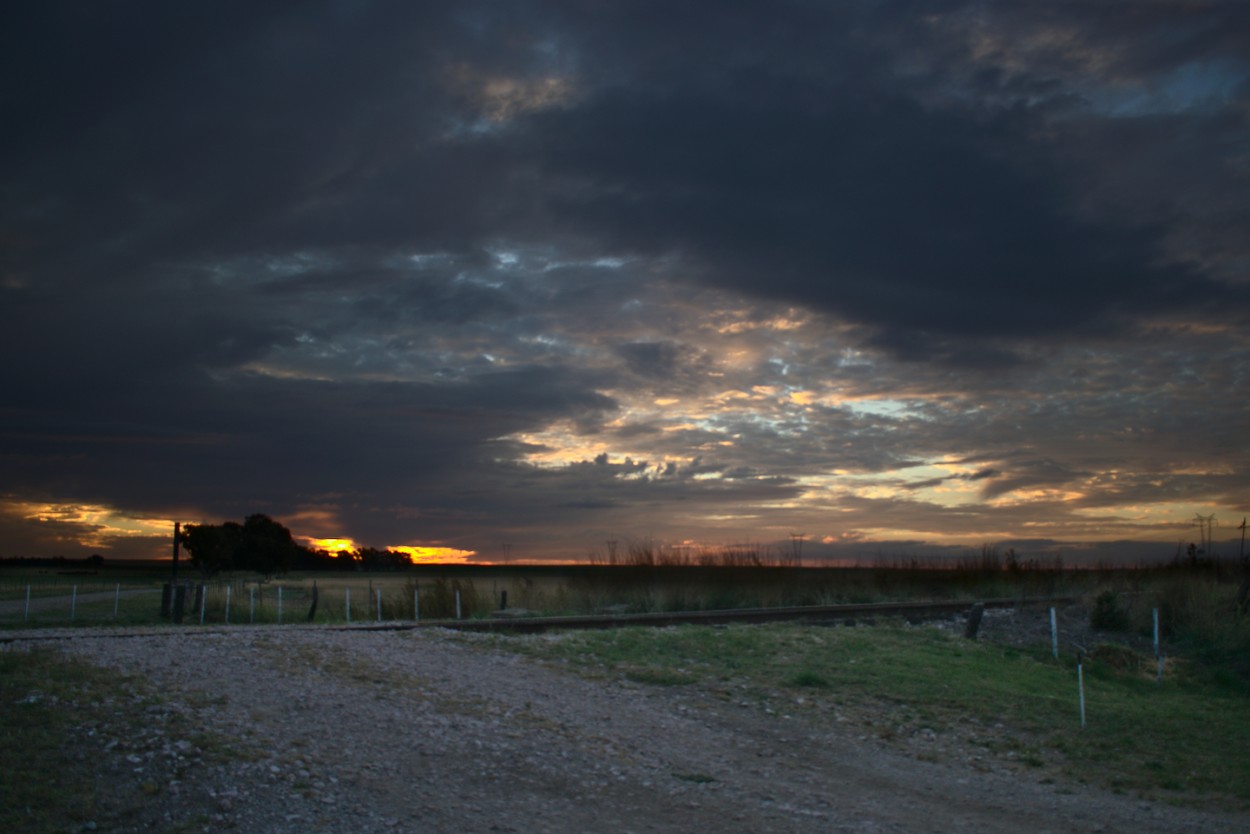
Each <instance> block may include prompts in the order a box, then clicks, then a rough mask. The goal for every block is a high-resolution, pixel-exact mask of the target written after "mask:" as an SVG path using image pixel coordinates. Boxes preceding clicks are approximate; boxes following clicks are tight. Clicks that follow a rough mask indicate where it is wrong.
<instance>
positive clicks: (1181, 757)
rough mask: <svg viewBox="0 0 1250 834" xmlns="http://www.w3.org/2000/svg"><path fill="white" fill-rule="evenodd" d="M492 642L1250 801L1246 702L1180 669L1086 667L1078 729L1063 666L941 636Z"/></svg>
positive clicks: (1137, 784) (1164, 787) (794, 630)
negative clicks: (1162, 672)
mask: <svg viewBox="0 0 1250 834" xmlns="http://www.w3.org/2000/svg"><path fill="white" fill-rule="evenodd" d="M500 642H501V644H502V645H504V646H509V647H512V648H513V649H515V650H517V651H522V652H526V653H530V654H533V655H537V656H540V657H544V658H548V659H551V660H556V661H561V662H563V663H566V664H567V665H569V666H570V667H572V668H575V669H579V670H581V671H583V672H585V673H588V674H594V675H600V676H602V675H619V676H622V677H628V678H629V679H632V680H637V681H644V682H657V683H670V682H672V681H671V678H672V677H673V676H678V677H679V678H680V679H681V682H683V683H692V684H702V685H705V686H708V687H710V688H718V689H719V688H724V687H725V686H726V685H729V686H732V687H733V688H735V689H736V690H737V691H739V692H743V693H746V694H747V695H750V696H752V697H757V698H759V699H760V700H761V702H762V703H769V702H772V703H777V702H781V703H782V704H783V705H784V703H785V702H789V703H791V704H793V703H796V702H797V699H798V698H799V696H801V697H802V700H803V702H805V703H806V704H808V705H813V704H814V705H816V706H822V705H823V706H826V707H829V709H830V710H831V709H833V708H834V707H846V708H848V709H853V710H854V711H855V713H856V714H859V715H865V716H877V717H878V719H879V721H878V722H877V723H879V724H880V727H879V731H878V733H877V734H878V735H880V736H882V737H884V738H893V737H897V736H899V735H900V734H907V733H909V732H911V731H917V730H920V729H931V730H934V731H937V732H947V733H956V734H959V736H960V737H961V738H962V740H964V741H966V742H967V743H969V744H971V745H976V746H980V747H983V748H985V749H987V750H989V751H991V752H992V753H995V754H997V755H1003V756H1006V755H1009V754H1010V756H1011V758H1013V759H1015V760H1016V761H1018V762H1020V763H1021V764H1023V765H1025V766H1027V767H1030V768H1039V767H1042V766H1043V765H1045V764H1046V763H1048V762H1055V763H1057V764H1058V765H1059V767H1061V768H1062V770H1063V771H1064V772H1065V773H1066V774H1067V775H1068V776H1069V777H1071V778H1074V779H1076V780H1078V781H1086V782H1090V783H1095V784H1099V785H1102V786H1104V787H1108V788H1112V789H1116V790H1131V791H1135V792H1138V793H1141V794H1143V795H1152V794H1155V793H1160V792H1164V793H1167V794H1170V795H1171V798H1177V799H1181V800H1184V799H1186V798H1189V799H1194V800H1196V799H1198V798H1201V797H1204V796H1208V795H1217V796H1224V797H1235V798H1237V799H1240V800H1250V758H1247V757H1246V756H1245V744H1246V741H1247V740H1250V709H1248V708H1250V697H1247V695H1246V694H1245V692H1244V691H1242V690H1240V689H1238V688H1235V687H1228V686H1222V685H1220V684H1219V683H1218V682H1217V681H1214V680H1212V679H1211V677H1210V676H1209V675H1197V674H1189V673H1188V672H1186V671H1185V667H1184V666H1183V664H1182V665H1180V666H1178V667H1176V668H1174V669H1173V670H1172V671H1171V672H1170V673H1169V676H1168V677H1167V678H1166V679H1165V680H1164V681H1163V683H1162V684H1161V685H1157V684H1156V683H1155V682H1154V680H1153V676H1152V675H1150V674H1148V673H1146V672H1143V671H1141V670H1140V669H1125V668H1123V666H1124V664H1123V663H1122V659H1115V658H1114V656H1113V655H1109V657H1112V658H1113V659H1115V662H1103V661H1100V660H1098V659H1094V660H1091V661H1090V662H1088V663H1087V664H1086V666H1085V668H1084V672H1085V697H1086V715H1087V726H1086V728H1085V729H1083V730H1082V729H1081V727H1080V713H1079V708H1078V696H1077V676H1076V669H1075V666H1074V663H1073V662H1072V661H1071V660H1069V661H1068V662H1065V663H1056V662H1054V661H1053V660H1052V659H1051V658H1050V655H1049V651H1048V650H1046V648H1045V647H1042V648H1039V650H1038V651H1036V652H1034V651H1027V650H1021V649H1017V648H1007V647H1002V646H996V645H992V644H985V643H974V642H970V641H967V640H963V639H961V638H958V637H953V636H950V635H947V634H944V633H942V632H939V631H937V630H935V629H925V628H920V629H916V628H905V627H901V626H881V627H876V628H870V629H867V628H861V629H836V628H835V629H829V628H818V627H809V626H799V625H792V624H778V625H766V626H730V627H706V626H681V627H676V628H666V629H644V628H630V629H621V630H615V631H593V632H592V631H587V632H575V633H568V634H565V635H562V636H561V637H560V638H559V639H557V640H551V639H541V640H535V639H531V638H524V637H508V638H501V639H500ZM1149 665H1150V664H1147V666H1149ZM791 711H793V710H791ZM827 711H828V710H826V711H824V712H827ZM800 712H801V711H800ZM821 712H822V711H821V710H815V711H813V714H820V713H821Z"/></svg>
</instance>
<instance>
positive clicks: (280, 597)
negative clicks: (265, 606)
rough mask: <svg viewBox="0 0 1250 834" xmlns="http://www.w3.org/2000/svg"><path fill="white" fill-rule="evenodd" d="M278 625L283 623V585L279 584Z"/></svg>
mask: <svg viewBox="0 0 1250 834" xmlns="http://www.w3.org/2000/svg"><path fill="white" fill-rule="evenodd" d="M278 625H282V586H281V585H279V586H278Z"/></svg>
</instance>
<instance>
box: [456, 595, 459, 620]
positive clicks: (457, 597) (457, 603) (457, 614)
mask: <svg viewBox="0 0 1250 834" xmlns="http://www.w3.org/2000/svg"><path fill="white" fill-rule="evenodd" d="M456 619H457V620H458V619H460V589H459V588H457V589H456Z"/></svg>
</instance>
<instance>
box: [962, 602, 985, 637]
mask: <svg viewBox="0 0 1250 834" xmlns="http://www.w3.org/2000/svg"><path fill="white" fill-rule="evenodd" d="M984 614H985V603H983V602H978V603H975V604H973V606H972V610H971V611H969V612H968V625H967V626H965V627H964V637H967V638H968V639H969V640H975V639H977V631H978V630H979V629H980V628H981V617H982V616H983V615H984Z"/></svg>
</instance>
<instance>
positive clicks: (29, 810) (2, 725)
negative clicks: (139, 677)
mask: <svg viewBox="0 0 1250 834" xmlns="http://www.w3.org/2000/svg"><path fill="white" fill-rule="evenodd" d="M121 689H122V683H121V682H120V681H119V680H118V679H117V678H116V677H115V676H112V675H109V674H108V673H106V672H104V671H101V670H99V669H96V668H95V667H93V666H91V665H90V664H88V663H85V662H82V661H75V660H70V659H67V658H65V657H63V656H61V655H59V654H57V653H55V652H51V651H47V650H35V651H30V652H17V651H3V652H0V713H2V714H3V717H4V720H3V721H2V722H0V830H3V831H14V832H17V831H53V830H65V829H66V826H71V825H72V826H74V830H78V829H80V828H81V827H82V826H83V825H85V824H86V823H87V822H88V821H89V820H91V819H92V815H93V813H94V809H95V807H96V804H97V800H98V797H97V793H96V785H95V780H94V777H93V773H92V767H91V765H90V763H88V762H84V761H83V760H82V759H81V757H80V756H78V755H76V751H75V750H74V740H73V738H72V735H73V733H72V728H73V727H74V726H75V725H78V724H82V723H90V722H95V721H101V720H103V719H104V718H106V717H115V716H111V715H109V714H111V713H112V712H113V710H112V709H111V708H108V707H104V706H102V705H103V704H105V703H109V702H112V701H115V700H116V699H117V697H118V695H119V693H120V690H121Z"/></svg>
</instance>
